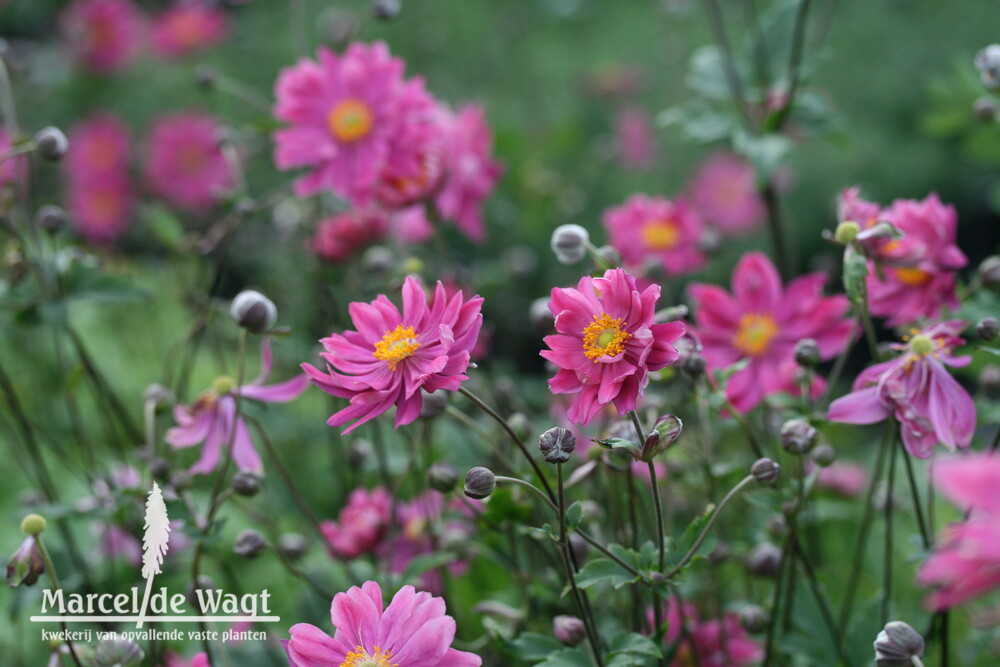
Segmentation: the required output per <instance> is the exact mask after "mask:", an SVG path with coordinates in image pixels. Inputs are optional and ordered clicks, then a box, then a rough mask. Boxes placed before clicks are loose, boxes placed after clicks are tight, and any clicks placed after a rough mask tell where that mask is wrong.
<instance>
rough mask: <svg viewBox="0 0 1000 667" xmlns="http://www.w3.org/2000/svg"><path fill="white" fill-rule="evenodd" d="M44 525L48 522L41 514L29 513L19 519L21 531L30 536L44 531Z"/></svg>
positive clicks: (35, 535)
mask: <svg viewBox="0 0 1000 667" xmlns="http://www.w3.org/2000/svg"><path fill="white" fill-rule="evenodd" d="M46 526H48V522H46V521H45V517H44V516H42V515H41V514H29V515H28V516H26V517H24V518H23V519H21V531H22V532H24V533H25V534H26V535H31V536H32V537H37V536H38V535H41V534H42V533H44V532H45V528H46Z"/></svg>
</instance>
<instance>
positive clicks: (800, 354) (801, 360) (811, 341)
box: [795, 338, 819, 368]
mask: <svg viewBox="0 0 1000 667" xmlns="http://www.w3.org/2000/svg"><path fill="white" fill-rule="evenodd" d="M795 363H797V364H798V365H799V366H802V368H815V366H816V364H818V363H819V344H818V343H817V342H816V339H815V338H803V339H801V340H800V341H799V342H797V343H795Z"/></svg>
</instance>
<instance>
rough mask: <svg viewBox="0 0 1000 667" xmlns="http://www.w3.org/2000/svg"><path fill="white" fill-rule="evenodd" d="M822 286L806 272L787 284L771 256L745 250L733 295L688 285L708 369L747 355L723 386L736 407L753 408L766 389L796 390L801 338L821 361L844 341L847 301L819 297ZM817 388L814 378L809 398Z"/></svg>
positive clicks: (822, 279) (847, 335)
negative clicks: (810, 344)
mask: <svg viewBox="0 0 1000 667" xmlns="http://www.w3.org/2000/svg"><path fill="white" fill-rule="evenodd" d="M825 283H826V276H825V275H824V274H822V273H810V274H808V275H805V276H801V277H799V278H796V279H795V280H793V281H792V282H790V283H789V284H788V287H787V289H786V288H784V287H783V286H782V284H781V278H780V277H779V276H778V272H777V271H776V270H775V268H774V265H773V264H772V263H771V260H769V259H768V258H767V256H766V255H763V254H762V253H759V252H750V253H747V254H745V255H744V256H743V258H742V259H740V262H739V264H737V265H736V268H735V269H734V270H733V279H732V290H733V291H732V294H729V293H727V292H726V291H725V290H724V289H722V288H721V287H719V286H717V285H705V284H695V285H691V287H690V293H691V299H692V301H693V302H694V307H695V311H696V313H695V320H696V327H695V328H696V331H697V334H698V335H699V336H700V338H701V343H702V346H703V347H702V354H703V355H704V357H705V360H706V361H707V362H708V368H709V370H710V371H714V370H717V369H721V368H725V367H727V366H730V365H732V364H735V363H736V362H738V361H740V360H741V359H747V360H749V364H748V365H747V366H746V367H745V368H743V369H741V370H739V371H737V372H736V373H733V375H732V376H730V378H729V381H728V383H727V385H726V396H727V397H728V398H729V400H730V401H731V402H732V403H733V405H734V406H735V407H736V409H737V410H739V411H740V412H747V411H749V410H752V409H753V408H754V407H756V406H757V405H758V404H760V402H761V401H762V400H764V398H765V397H767V396H771V395H772V394H777V393H780V392H787V393H790V394H793V395H799V394H800V393H801V390H800V388H799V386H798V383H797V382H796V371H797V370H798V365H797V364H796V363H795V344H796V343H797V342H798V341H799V340H801V339H803V338H813V339H815V340H816V342H817V343H818V344H819V352H820V358H821V359H824V360H826V359H832V358H833V357H835V356H836V355H837V354H838V353H839V352H840V351H841V350H842V349H844V346H845V345H847V344H848V342H849V341H850V338H851V334H852V330H853V324H852V322H851V320H850V319H848V318H847V317H845V315H846V313H847V310H848V308H849V307H850V304H849V303H848V301H847V298H846V297H844V296H831V297H824V296H823V285H824V284H825ZM823 386H824V383H823V381H822V380H821V379H819V378H816V380H815V381H814V383H813V386H812V387H811V393H812V395H813V396H816V395H818V394H819V392H821V391H822V389H823Z"/></svg>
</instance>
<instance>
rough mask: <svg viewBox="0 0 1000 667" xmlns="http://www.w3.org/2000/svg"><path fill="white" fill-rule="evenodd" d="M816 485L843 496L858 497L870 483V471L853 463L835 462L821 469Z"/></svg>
mask: <svg viewBox="0 0 1000 667" xmlns="http://www.w3.org/2000/svg"><path fill="white" fill-rule="evenodd" d="M816 483H817V484H819V485H820V486H821V487H823V488H826V489H830V490H831V491H834V492H836V493H839V494H840V495H842V496H856V495H858V494H859V493H861V492H862V491H864V488H865V484H867V483H868V471H867V470H866V469H865V467H864V466H863V465H860V464H858V463H854V462H853V461H834V462H833V463H831V464H830V465H828V466H827V467H825V468H821V469H820V471H819V473H818V474H817V475H816Z"/></svg>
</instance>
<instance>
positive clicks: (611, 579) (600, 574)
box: [576, 558, 638, 590]
mask: <svg viewBox="0 0 1000 667" xmlns="http://www.w3.org/2000/svg"><path fill="white" fill-rule="evenodd" d="M636 581H638V578H637V577H634V576H632V574H630V573H629V572H628V571H626V570H625V568H623V567H622V566H621V565H619V564H618V563H616V562H614V561H613V560H611V559H608V558H595V559H594V560H591V561H587V564H586V565H584V566H583V567H582V568H580V571H579V572H578V573H577V575H576V585H577V586H579V587H580V588H590V587H592V586H596V585H598V584H605V583H607V584H611V586H612V587H613V588H615V589H616V590H617V589H619V588H621V587H622V586H625V585H627V584H631V583H635V582H636Z"/></svg>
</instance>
